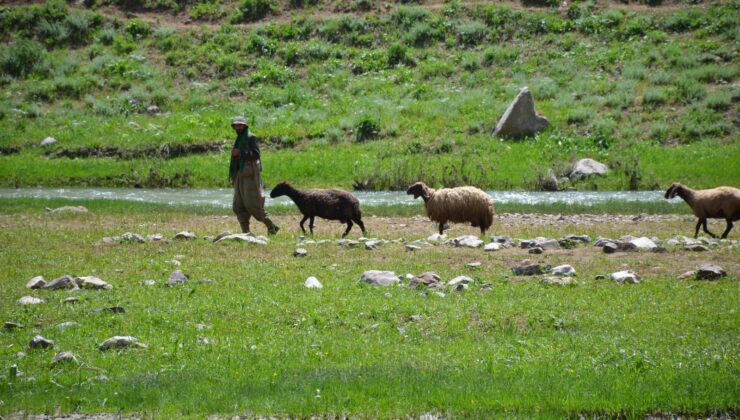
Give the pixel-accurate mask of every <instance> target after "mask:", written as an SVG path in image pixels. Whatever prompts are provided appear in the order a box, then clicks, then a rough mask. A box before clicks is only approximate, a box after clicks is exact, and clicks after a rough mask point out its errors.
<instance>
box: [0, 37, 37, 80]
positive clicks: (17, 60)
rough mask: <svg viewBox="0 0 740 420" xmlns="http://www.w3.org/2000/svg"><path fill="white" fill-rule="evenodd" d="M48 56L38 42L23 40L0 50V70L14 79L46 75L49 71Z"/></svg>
mask: <svg viewBox="0 0 740 420" xmlns="http://www.w3.org/2000/svg"><path fill="white" fill-rule="evenodd" d="M47 56H48V54H47V53H46V50H45V49H44V47H43V46H41V45H40V44H38V43H37V42H34V41H29V40H26V39H21V40H18V41H16V42H14V43H12V44H10V46H8V47H5V48H2V49H0V68H2V71H3V73H4V74H9V75H11V76H14V77H26V76H27V75H28V74H30V73H33V72H37V73H45V72H47V71H48V57H47Z"/></svg>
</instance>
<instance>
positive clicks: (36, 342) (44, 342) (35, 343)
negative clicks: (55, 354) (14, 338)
mask: <svg viewBox="0 0 740 420" xmlns="http://www.w3.org/2000/svg"><path fill="white" fill-rule="evenodd" d="M49 347H54V342H53V341H51V340H48V339H46V338H44V337H42V336H40V335H36V336H34V337H33V338H32V339H31V342H30V343H28V348H29V349H46V348H49Z"/></svg>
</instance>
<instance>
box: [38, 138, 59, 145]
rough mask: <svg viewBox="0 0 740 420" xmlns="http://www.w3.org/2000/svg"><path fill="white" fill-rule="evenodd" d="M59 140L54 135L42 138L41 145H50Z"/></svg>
mask: <svg viewBox="0 0 740 420" xmlns="http://www.w3.org/2000/svg"><path fill="white" fill-rule="evenodd" d="M56 142H57V139H55V138H54V137H46V138H45V139H43V140H41V143H39V145H41V146H42V147H43V146H50V145H52V144H54V143H56Z"/></svg>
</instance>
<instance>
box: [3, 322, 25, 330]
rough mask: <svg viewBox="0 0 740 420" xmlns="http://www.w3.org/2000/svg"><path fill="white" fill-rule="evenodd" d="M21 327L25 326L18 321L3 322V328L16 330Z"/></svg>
mask: <svg viewBox="0 0 740 420" xmlns="http://www.w3.org/2000/svg"><path fill="white" fill-rule="evenodd" d="M20 328H23V325H21V324H19V323H17V322H10V321H5V322H3V329H6V330H15V329H20Z"/></svg>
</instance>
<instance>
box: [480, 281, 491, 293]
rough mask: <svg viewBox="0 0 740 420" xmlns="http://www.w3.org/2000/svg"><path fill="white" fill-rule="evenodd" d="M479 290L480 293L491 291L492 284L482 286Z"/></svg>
mask: <svg viewBox="0 0 740 420" xmlns="http://www.w3.org/2000/svg"><path fill="white" fill-rule="evenodd" d="M480 290H481V292H487V291H489V290H493V284H491V283H486V284H484V285H481V287H480Z"/></svg>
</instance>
